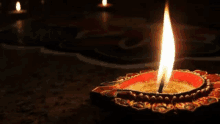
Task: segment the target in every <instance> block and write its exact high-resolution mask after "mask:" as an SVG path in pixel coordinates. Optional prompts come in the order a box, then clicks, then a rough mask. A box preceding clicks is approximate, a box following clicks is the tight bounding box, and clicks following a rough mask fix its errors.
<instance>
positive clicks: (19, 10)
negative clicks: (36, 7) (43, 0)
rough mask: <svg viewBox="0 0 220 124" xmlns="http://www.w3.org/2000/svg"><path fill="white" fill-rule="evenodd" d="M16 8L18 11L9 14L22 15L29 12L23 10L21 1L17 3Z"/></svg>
mask: <svg viewBox="0 0 220 124" xmlns="http://www.w3.org/2000/svg"><path fill="white" fill-rule="evenodd" d="M15 8H16V10H13V11H10V12H9V13H10V14H22V13H26V12H27V11H26V10H22V9H21V4H20V2H19V1H17V2H16V5H15Z"/></svg>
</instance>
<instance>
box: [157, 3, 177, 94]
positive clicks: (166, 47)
mask: <svg viewBox="0 0 220 124" xmlns="http://www.w3.org/2000/svg"><path fill="white" fill-rule="evenodd" d="M174 58H175V44H174V36H173V31H172V27H171V21H170V15H169V4H168V1H166V4H165V10H164V21H163V37H162V50H161V58H160V67H159V70H158V76H157V86H158V92H159V93H162V91H163V89H164V87H166V86H167V85H168V83H169V80H170V77H171V75H172V70H173V64H174Z"/></svg>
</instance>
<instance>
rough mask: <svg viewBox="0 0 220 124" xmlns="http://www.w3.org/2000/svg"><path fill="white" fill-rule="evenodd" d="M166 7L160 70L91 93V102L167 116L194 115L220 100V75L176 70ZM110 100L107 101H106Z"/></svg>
mask: <svg viewBox="0 0 220 124" xmlns="http://www.w3.org/2000/svg"><path fill="white" fill-rule="evenodd" d="M168 7H169V6H168V2H167V3H166V4H165V11H164V22H163V35H162V42H161V48H162V49H161V58H160V65H159V70H158V71H154V70H151V71H149V70H143V71H140V72H139V73H130V74H127V75H126V76H122V77H119V78H117V79H116V80H115V81H112V82H107V83H102V84H101V85H100V86H98V87H96V88H95V89H93V90H92V91H91V94H90V97H91V99H92V100H93V101H94V102H96V101H98V103H101V102H100V101H101V99H100V98H103V99H105V100H104V101H105V103H106V100H109V102H111V101H113V102H114V103H115V104H116V105H119V106H121V107H131V108H132V109H135V110H137V111H140V110H146V109H151V110H152V111H153V112H159V113H167V112H170V111H173V112H174V110H175V109H179V110H187V111H195V110H196V109H197V108H199V107H201V106H204V105H205V106H207V105H211V104H213V103H216V102H218V100H219V99H220V75H219V74H208V72H206V71H201V70H194V71H190V70H173V64H174V58H175V44H174V36H173V32H172V27H171V21H170V17H169V9H168ZM106 98H107V99H106Z"/></svg>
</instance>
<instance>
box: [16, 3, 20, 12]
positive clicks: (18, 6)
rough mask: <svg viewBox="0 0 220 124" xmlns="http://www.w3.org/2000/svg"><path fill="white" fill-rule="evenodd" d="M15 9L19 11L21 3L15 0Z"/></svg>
mask: <svg viewBox="0 0 220 124" xmlns="http://www.w3.org/2000/svg"><path fill="white" fill-rule="evenodd" d="M16 10H17V11H20V10H21V4H20V2H19V1H17V2H16Z"/></svg>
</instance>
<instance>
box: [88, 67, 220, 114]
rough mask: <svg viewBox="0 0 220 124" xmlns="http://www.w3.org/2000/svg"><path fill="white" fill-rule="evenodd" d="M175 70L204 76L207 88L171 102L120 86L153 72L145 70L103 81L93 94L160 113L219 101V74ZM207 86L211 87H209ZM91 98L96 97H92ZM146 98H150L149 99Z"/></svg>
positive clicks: (121, 104)
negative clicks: (123, 88)
mask: <svg viewBox="0 0 220 124" xmlns="http://www.w3.org/2000/svg"><path fill="white" fill-rule="evenodd" d="M175 71H180V72H186V73H189V72H190V73H193V74H195V75H197V76H201V77H203V78H204V79H205V80H207V82H206V87H205V89H204V90H203V89H201V90H197V91H196V92H195V93H193V94H189V95H188V94H187V95H185V96H183V95H180V96H179V98H177V97H175V99H176V101H174V100H171V102H170V99H169V98H168V97H158V96H157V95H156V94H155V95H154V96H150V95H144V94H143V93H137V92H133V91H123V90H121V88H120V87H121V86H122V85H121V84H123V82H124V81H127V80H131V79H132V78H134V77H135V76H138V75H141V74H146V73H149V72H153V71H149V70H143V71H141V72H140V73H129V74H127V75H126V76H124V77H119V78H117V80H116V81H113V82H108V83H102V84H101V86H98V87H96V88H95V89H93V90H92V92H91V94H99V95H101V96H103V97H104V96H105V97H106V96H107V97H108V98H110V99H111V100H110V101H109V102H111V101H113V102H114V103H115V104H117V105H119V106H122V107H131V108H133V109H135V110H145V109H151V110H152V111H153V112H159V113H167V112H169V111H171V110H175V109H179V110H188V111H194V110H196V108H198V107H201V106H203V105H206V106H207V105H210V104H212V103H216V102H218V99H220V76H219V75H218V74H208V73H207V72H206V71H201V70H195V71H189V70H175ZM207 86H209V87H208V88H207ZM206 89H208V90H206ZM128 94H129V95H128ZM123 95H124V96H126V95H127V96H130V97H127V98H126V97H124V98H122V96H123ZM143 97H145V101H144V100H141V98H143ZM99 98H100V97H99ZM91 99H96V98H92V97H91ZM146 99H148V101H147V100H146ZM177 99H178V100H179V101H178V100H177ZM184 99H185V100H184ZM157 100H158V101H159V102H158V101H157ZM156 101H157V102H156Z"/></svg>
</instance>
